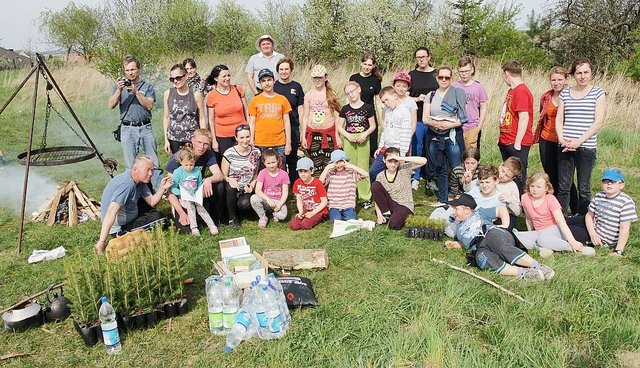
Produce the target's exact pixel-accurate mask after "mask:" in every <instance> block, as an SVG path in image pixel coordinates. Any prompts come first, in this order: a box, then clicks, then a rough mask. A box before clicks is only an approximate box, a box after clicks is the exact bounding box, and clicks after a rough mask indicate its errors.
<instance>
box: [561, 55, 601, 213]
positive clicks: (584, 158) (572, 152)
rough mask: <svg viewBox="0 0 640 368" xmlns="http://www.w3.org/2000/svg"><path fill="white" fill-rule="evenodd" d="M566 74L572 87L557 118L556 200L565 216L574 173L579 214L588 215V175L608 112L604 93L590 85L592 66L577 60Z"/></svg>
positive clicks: (584, 60)
mask: <svg viewBox="0 0 640 368" xmlns="http://www.w3.org/2000/svg"><path fill="white" fill-rule="evenodd" d="M569 74H571V75H573V78H574V79H575V81H576V85H575V86H574V87H570V88H567V89H564V90H563V91H562V92H561V93H560V102H559V104H558V112H557V115H556V133H557V134H558V144H559V145H560V150H559V152H558V195H557V197H558V201H559V202H560V205H561V206H562V210H563V212H564V213H565V214H566V213H567V207H568V205H569V193H570V189H571V184H572V183H573V173H574V171H575V172H576V175H577V178H578V213H579V214H581V215H584V214H586V213H587V210H588V207H589V202H590V201H591V184H590V182H591V172H592V171H593V167H594V165H595V161H596V146H597V133H598V131H599V130H600V128H602V126H603V125H604V117H605V113H606V110H607V96H606V92H605V91H604V90H603V89H602V88H600V87H597V86H594V85H593V84H592V83H591V78H592V76H593V64H591V61H589V59H586V58H578V59H576V60H574V61H573V63H572V64H571V69H570V71H569Z"/></svg>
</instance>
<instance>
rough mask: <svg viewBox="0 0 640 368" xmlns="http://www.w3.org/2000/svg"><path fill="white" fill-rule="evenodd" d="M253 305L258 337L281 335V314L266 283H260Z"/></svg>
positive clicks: (268, 337) (266, 337) (265, 337)
mask: <svg viewBox="0 0 640 368" xmlns="http://www.w3.org/2000/svg"><path fill="white" fill-rule="evenodd" d="M254 306H255V308H256V310H255V315H256V319H257V321H258V327H259V334H260V338H262V339H267V340H268V339H273V338H278V337H281V336H282V325H283V321H282V314H280V307H279V306H278V302H277V301H276V297H275V293H270V292H269V287H268V286H267V285H262V286H261V287H260V289H259V290H258V291H257V293H256V298H255V303H254Z"/></svg>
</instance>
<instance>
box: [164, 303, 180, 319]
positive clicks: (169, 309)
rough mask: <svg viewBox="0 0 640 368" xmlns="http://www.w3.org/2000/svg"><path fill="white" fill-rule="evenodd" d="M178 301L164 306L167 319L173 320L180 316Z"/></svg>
mask: <svg viewBox="0 0 640 368" xmlns="http://www.w3.org/2000/svg"><path fill="white" fill-rule="evenodd" d="M178 304H180V303H179V302H178V301H171V302H166V303H164V304H163V305H162V308H163V309H164V317H165V318H173V317H177V316H178Z"/></svg>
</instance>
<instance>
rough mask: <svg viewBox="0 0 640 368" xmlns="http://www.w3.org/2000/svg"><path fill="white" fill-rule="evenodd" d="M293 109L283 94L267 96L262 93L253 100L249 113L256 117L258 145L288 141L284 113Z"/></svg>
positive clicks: (255, 137) (273, 144) (280, 143)
mask: <svg viewBox="0 0 640 368" xmlns="http://www.w3.org/2000/svg"><path fill="white" fill-rule="evenodd" d="M290 111H291V105H290V104H289V100H287V98H286V97H284V96H283V95H279V94H277V93H276V94H275V96H273V97H267V96H265V95H264V93H261V94H259V95H257V96H255V97H254V98H253V100H251V103H250V104H249V115H250V116H255V117H256V125H255V132H254V139H253V140H254V143H255V145H256V146H263V147H271V146H282V145H284V144H285V143H286V138H287V137H286V135H285V133H284V115H285V114H288V113H289V112H290Z"/></svg>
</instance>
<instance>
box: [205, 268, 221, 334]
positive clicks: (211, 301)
mask: <svg viewBox="0 0 640 368" xmlns="http://www.w3.org/2000/svg"><path fill="white" fill-rule="evenodd" d="M220 281H221V278H220V277H219V276H212V277H209V278H207V281H206V285H207V289H206V291H207V310H208V313H209V330H210V331H211V333H212V334H215V335H223V334H224V329H223V327H222V285H221V282H220Z"/></svg>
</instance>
